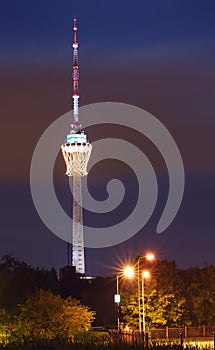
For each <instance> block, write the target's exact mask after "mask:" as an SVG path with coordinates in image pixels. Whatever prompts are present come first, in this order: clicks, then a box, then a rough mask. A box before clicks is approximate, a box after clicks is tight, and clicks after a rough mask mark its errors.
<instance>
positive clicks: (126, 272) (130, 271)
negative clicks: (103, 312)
mask: <svg viewBox="0 0 215 350" xmlns="http://www.w3.org/2000/svg"><path fill="white" fill-rule="evenodd" d="M119 276H125V277H127V278H132V277H133V276H134V268H133V267H132V266H125V267H124V268H123V270H122V272H120V273H118V274H117V275H116V294H115V295H114V302H115V303H116V304H117V329H118V331H119V329H120V322H119V321H120V320H119V305H120V301H121V298H120V294H119Z"/></svg>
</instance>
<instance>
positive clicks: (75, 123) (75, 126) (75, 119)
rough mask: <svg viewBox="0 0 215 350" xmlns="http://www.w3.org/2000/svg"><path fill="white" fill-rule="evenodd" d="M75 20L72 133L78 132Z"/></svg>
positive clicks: (75, 26) (75, 34)
mask: <svg viewBox="0 0 215 350" xmlns="http://www.w3.org/2000/svg"><path fill="white" fill-rule="evenodd" d="M76 22H77V19H76V17H74V19H73V44H72V47H73V72H72V78H73V95H72V100H73V124H72V133H76V132H77V131H78V130H80V125H79V120H78V119H79V67H78V42H77V30H78V28H77V25H76Z"/></svg>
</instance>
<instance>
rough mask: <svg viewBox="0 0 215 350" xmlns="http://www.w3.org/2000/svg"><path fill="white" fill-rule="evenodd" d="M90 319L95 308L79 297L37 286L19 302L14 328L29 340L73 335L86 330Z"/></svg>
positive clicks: (61, 337)
mask: <svg viewBox="0 0 215 350" xmlns="http://www.w3.org/2000/svg"><path fill="white" fill-rule="evenodd" d="M93 319H94V312H93V311H90V310H89V309H88V307H87V306H83V305H81V303H80V302H79V301H78V300H76V299H74V298H72V297H68V298H67V299H62V298H61V297H60V296H59V295H54V294H53V293H52V292H50V291H44V290H42V289H40V290H38V291H37V292H36V293H35V294H34V295H33V296H31V297H29V298H28V299H27V300H26V302H25V303H24V304H22V305H20V313H19V315H18V317H17V331H16V332H17V335H18V336H23V337H24V338H28V339H32V340H36V339H40V340H52V339H56V338H58V339H68V338H71V339H72V338H73V337H74V334H76V333H78V332H81V331H85V330H88V329H89V327H90V326H91V323H92V321H93Z"/></svg>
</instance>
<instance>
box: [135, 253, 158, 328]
mask: <svg viewBox="0 0 215 350" xmlns="http://www.w3.org/2000/svg"><path fill="white" fill-rule="evenodd" d="M142 259H145V260H147V261H150V262H151V261H153V260H155V255H154V253H151V252H149V253H146V254H145V255H144V256H140V257H139V258H138V260H137V280H138V281H137V283H138V311H139V332H140V333H141V332H142V325H141V300H140V299H141V296H140V261H141V260H142ZM148 272H149V271H148ZM145 278H146V277H145ZM143 287H144V280H143V275H142V306H143V319H144V322H143V332H145V315H144V311H145V310H144V298H143V297H144V292H143Z"/></svg>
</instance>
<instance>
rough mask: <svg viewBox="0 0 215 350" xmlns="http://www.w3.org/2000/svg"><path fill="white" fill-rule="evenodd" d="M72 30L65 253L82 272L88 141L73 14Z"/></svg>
mask: <svg viewBox="0 0 215 350" xmlns="http://www.w3.org/2000/svg"><path fill="white" fill-rule="evenodd" d="M73 32H74V40H73V45H72V46H73V96H72V99H73V124H71V130H70V133H69V134H68V135H67V137H66V143H65V144H63V145H62V146H61V150H62V154H63V157H64V160H65V163H66V175H68V176H73V226H72V240H71V242H72V244H71V249H70V248H68V252H70V253H68V254H71V263H72V266H75V269H76V273H81V274H84V273H85V259H84V235H83V216H82V189H81V177H82V176H86V175H87V164H88V161H89V158H90V154H91V150H92V145H91V144H90V143H89V141H88V139H87V135H86V134H85V132H84V130H82V127H81V125H80V124H79V67H78V43H77V26H76V18H74V27H73ZM68 247H69V246H68ZM70 250H71V251H70ZM69 262H70V258H69V256H68V264H69V265H70V263H69Z"/></svg>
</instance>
